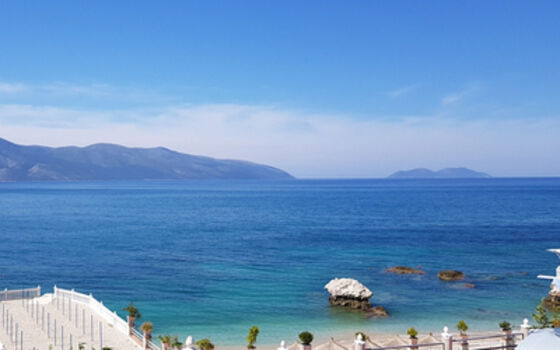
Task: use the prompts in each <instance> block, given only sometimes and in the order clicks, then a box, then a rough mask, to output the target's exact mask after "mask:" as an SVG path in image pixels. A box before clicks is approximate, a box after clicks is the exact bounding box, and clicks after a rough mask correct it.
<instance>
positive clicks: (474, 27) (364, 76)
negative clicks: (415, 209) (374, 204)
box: [0, 0, 560, 178]
mask: <svg viewBox="0 0 560 350" xmlns="http://www.w3.org/2000/svg"><path fill="white" fill-rule="evenodd" d="M559 23H560V2H558V1H515V0H507V1H506V0H503V1H487V0H485V1H474V0H473V1H448V0H443V1H436V0H434V1H400V0H395V1H330V0H321V1H288V0H282V1H150V2H147V1H95V2H74V1H25V2H22V1H0V137H2V138H5V139H8V140H10V141H12V142H16V143H20V144H42V145H48V146H63V145H79V146H84V145H88V144H92V143H98V142H109V143H118V144H123V145H127V146H134V147H156V146H164V147H168V148H171V149H174V150H177V151H180V152H184V153H190V154H199V155H206V156H212V157H216V158H233V159H244V160H250V161H254V162H259V163H265V164H269V165H273V166H276V167H279V168H282V169H284V170H286V171H288V172H290V173H291V174H293V175H295V176H297V177H301V178H337V177H345V178H368V177H385V176H387V175H389V174H391V173H392V172H394V171H397V170H401V169H411V168H417V167H426V168H431V169H436V170H437V169H440V168H445V167H457V166H465V167H469V168H472V169H475V170H478V171H484V172H487V173H490V174H491V175H493V176H560V161H559V160H560V157H559V155H560V25H559Z"/></svg>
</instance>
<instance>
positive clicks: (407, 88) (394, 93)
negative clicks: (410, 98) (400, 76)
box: [387, 84, 419, 98]
mask: <svg viewBox="0 0 560 350" xmlns="http://www.w3.org/2000/svg"><path fill="white" fill-rule="evenodd" d="M418 86H419V85H418V84H414V85H409V86H405V87H402V88H400V89H397V90H393V91H389V93H388V94H387V95H389V97H391V98H398V97H401V96H404V95H407V94H409V93H411V92H412V91H414V90H416V89H417V88H418Z"/></svg>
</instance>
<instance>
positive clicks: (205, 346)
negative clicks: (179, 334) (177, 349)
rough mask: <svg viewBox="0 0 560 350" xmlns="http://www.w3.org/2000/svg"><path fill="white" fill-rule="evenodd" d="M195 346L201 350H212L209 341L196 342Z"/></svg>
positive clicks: (212, 347) (212, 345)
mask: <svg viewBox="0 0 560 350" xmlns="http://www.w3.org/2000/svg"><path fill="white" fill-rule="evenodd" d="M196 345H197V346H198V347H199V349H201V350H214V344H212V342H211V341H210V339H200V340H199V341H197V342H196Z"/></svg>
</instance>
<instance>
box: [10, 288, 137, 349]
mask: <svg viewBox="0 0 560 350" xmlns="http://www.w3.org/2000/svg"><path fill="white" fill-rule="evenodd" d="M0 316H2V320H1V321H0V343H2V344H3V345H4V347H5V348H6V349H7V350H33V349H36V350H58V349H60V350H69V349H73V350H78V349H80V345H79V344H82V346H83V349H97V350H101V349H102V348H103V347H111V348H113V349H114V350H141V349H142V346H141V345H139V344H138V343H137V342H135V341H133V339H132V338H131V337H129V336H127V335H126V334H123V333H122V332H120V331H118V330H117V329H115V328H113V326H112V325H111V324H109V323H108V322H106V321H105V320H104V319H103V318H102V317H100V315H98V314H97V313H96V312H95V311H93V310H92V309H90V307H89V306H87V305H85V304H82V303H79V302H76V301H74V302H70V301H69V300H68V299H66V300H63V299H61V298H58V300H57V298H54V297H53V295H52V294H45V295H43V296H41V297H39V298H35V299H28V300H25V299H22V300H11V301H2V302H0Z"/></svg>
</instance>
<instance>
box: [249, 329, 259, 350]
mask: <svg viewBox="0 0 560 350" xmlns="http://www.w3.org/2000/svg"><path fill="white" fill-rule="evenodd" d="M258 335H259V327H257V326H253V327H251V329H249V335H247V349H254V348H255V343H256V342H257V336H258Z"/></svg>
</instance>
